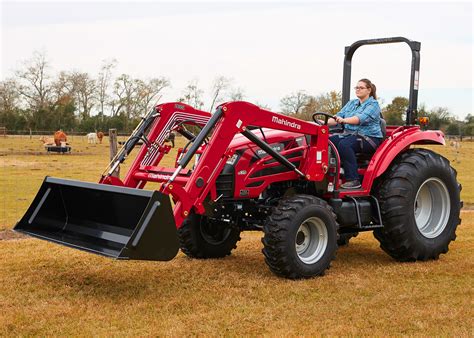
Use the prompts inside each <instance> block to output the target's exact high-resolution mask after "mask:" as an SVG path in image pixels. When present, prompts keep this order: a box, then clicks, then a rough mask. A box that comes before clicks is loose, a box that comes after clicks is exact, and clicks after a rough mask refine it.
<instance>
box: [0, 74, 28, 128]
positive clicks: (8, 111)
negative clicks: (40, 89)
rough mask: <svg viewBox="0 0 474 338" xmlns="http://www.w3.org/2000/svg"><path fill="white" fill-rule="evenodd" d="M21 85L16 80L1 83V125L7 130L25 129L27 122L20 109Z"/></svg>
mask: <svg viewBox="0 0 474 338" xmlns="http://www.w3.org/2000/svg"><path fill="white" fill-rule="evenodd" d="M18 88H19V84H18V82H17V81H16V80H15V79H6V80H5V81H1V82H0V125H1V126H2V127H6V128H7V129H20V128H24V126H25V123H26V120H25V119H24V118H23V116H22V115H21V111H20V108H19V105H20V94H19V92H18Z"/></svg>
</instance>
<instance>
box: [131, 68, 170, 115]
mask: <svg viewBox="0 0 474 338" xmlns="http://www.w3.org/2000/svg"><path fill="white" fill-rule="evenodd" d="M135 84H136V86H137V91H136V93H137V102H138V108H139V111H138V112H134V113H135V114H134V117H139V116H141V115H143V114H145V113H147V112H148V111H149V110H150V109H151V108H152V107H153V106H155V105H156V104H157V103H158V101H160V99H161V97H162V95H161V92H162V91H163V89H165V88H166V87H169V86H170V82H169V80H168V79H166V78H163V77H160V78H154V79H150V80H148V81H142V80H136V81H135ZM137 113H138V115H137Z"/></svg>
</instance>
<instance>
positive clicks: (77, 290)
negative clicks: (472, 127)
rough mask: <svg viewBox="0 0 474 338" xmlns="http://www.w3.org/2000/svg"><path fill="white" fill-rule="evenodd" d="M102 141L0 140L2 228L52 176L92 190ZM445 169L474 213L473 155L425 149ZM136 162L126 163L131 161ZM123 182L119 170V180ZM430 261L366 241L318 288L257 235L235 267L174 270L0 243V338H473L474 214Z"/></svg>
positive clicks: (247, 237) (175, 264)
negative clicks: (268, 252) (295, 275)
mask: <svg viewBox="0 0 474 338" xmlns="http://www.w3.org/2000/svg"><path fill="white" fill-rule="evenodd" d="M107 142H108V141H107V140H105V141H104V144H102V145H87V143H86V142H85V140H82V139H80V138H77V139H74V140H72V141H71V143H72V146H73V151H74V153H73V154H71V155H44V154H43V152H44V151H43V149H42V148H41V145H40V144H39V142H38V141H36V140H29V139H27V138H23V139H20V138H7V139H1V138H0V155H1V156H0V208H3V210H2V209H0V220H1V221H0V225H1V224H3V227H4V228H7V229H9V228H11V227H12V226H13V225H14V222H15V220H17V219H18V218H19V217H21V216H22V214H23V213H24V212H25V210H26V208H27V207H28V205H29V204H30V203H31V200H32V198H33V197H34V195H35V194H36V192H37V190H38V187H39V185H40V184H41V181H42V180H43V177H44V176H45V175H46V174H48V175H51V176H56V177H68V178H74V179H79V180H85V181H91V182H96V181H97V180H98V178H99V175H100V173H101V172H102V170H103V168H105V166H106V165H107V162H108V160H107V158H108V147H107ZM431 148H433V149H435V150H436V151H438V152H440V153H442V154H444V155H445V156H446V157H447V158H449V159H450V160H452V161H453V162H452V165H453V166H454V167H455V168H456V169H457V170H458V174H459V175H458V180H459V181H460V182H461V183H462V184H463V186H464V189H463V191H462V198H463V199H464V201H465V203H466V202H467V203H471V204H472V203H474V196H473V192H472V190H473V186H474V185H473V182H472V178H471V175H470V170H469V169H470V168H471V167H474V163H473V161H474V144H472V143H467V142H465V143H463V144H462V147H461V149H460V154H458V156H457V160H459V162H454V159H455V152H454V149H452V148H450V147H449V146H447V147H442V146H441V147H431ZM132 157H133V155H132ZM123 172H124V171H123ZM461 216H462V220H463V221H462V224H461V226H460V227H459V228H458V232H457V234H458V238H457V240H456V241H455V242H453V243H452V244H451V246H450V251H449V253H448V254H446V255H442V256H441V257H440V259H439V260H437V261H430V262H419V263H399V262H396V261H394V260H393V259H392V258H390V257H389V256H388V255H387V254H385V253H384V252H383V251H382V250H381V249H380V248H379V244H378V242H377V241H376V240H375V239H374V238H373V236H372V234H370V233H364V234H361V235H359V236H358V237H357V238H355V239H353V240H352V241H351V243H350V245H349V246H348V247H342V248H340V249H339V250H338V253H337V257H336V259H335V261H334V262H333V263H332V266H331V269H330V270H329V271H328V272H327V274H326V276H324V277H322V278H313V279H309V280H302V281H289V280H285V279H282V278H278V277H276V276H274V275H273V274H272V273H271V272H270V271H269V270H268V268H267V267H266V265H265V263H264V260H263V255H262V253H261V249H262V244H261V242H260V239H261V236H262V234H261V233H259V232H247V233H244V234H243V236H242V237H243V238H242V241H241V242H239V243H238V248H237V249H236V250H235V252H233V254H232V256H230V257H227V258H225V259H215V260H192V259H188V258H187V257H186V256H184V255H183V254H182V253H180V254H179V255H178V256H177V257H176V258H175V259H173V260H172V261H170V262H139V261H113V260H110V259H107V258H103V257H100V256H95V255H92V254H88V253H84V252H81V251H77V250H73V249H69V248H66V247H62V246H58V245H54V244H51V243H48V242H44V241H39V240H36V239H31V238H27V239H18V240H3V241H2V240H0V262H1V264H0V335H1V336H19V335H20V336H51V335H61V336H90V335H100V336H152V335H153V336H155V335H174V336H182V335H205V336H208V335H213V336H216V335H251V336H256V335H272V336H275V335H277V336H287V335H306V336H312V335H375V336H386V335H423V336H473V335H474V330H473V328H474V319H473V318H474V306H473V299H474V291H473V287H472V286H473V285H474V263H473V262H474V213H471V212H470V211H465V212H463V213H462V215H461Z"/></svg>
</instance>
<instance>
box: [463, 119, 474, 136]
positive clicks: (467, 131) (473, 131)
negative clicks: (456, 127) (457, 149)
mask: <svg viewBox="0 0 474 338" xmlns="http://www.w3.org/2000/svg"><path fill="white" fill-rule="evenodd" d="M464 121H465V124H464V135H467V136H473V135H474V116H473V115H471V114H468V115H467V116H466V118H465V119H464Z"/></svg>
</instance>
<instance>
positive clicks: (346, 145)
mask: <svg viewBox="0 0 474 338" xmlns="http://www.w3.org/2000/svg"><path fill="white" fill-rule="evenodd" d="M329 139H330V140H331V142H332V143H334V145H335V146H336V148H337V151H338V152H339V157H340V158H341V162H342V167H343V168H344V177H345V178H346V180H348V181H352V180H358V179H359V174H358V173H357V158H356V153H365V154H373V153H374V152H375V149H374V147H373V146H372V145H371V144H370V143H369V142H367V141H366V140H365V139H364V138H363V137H360V136H357V135H350V134H349V135H348V134H338V135H333V136H331V137H329ZM370 139H371V140H372V141H373V142H374V143H375V145H377V147H378V146H379V145H380V143H382V139H381V138H378V137H370Z"/></svg>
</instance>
